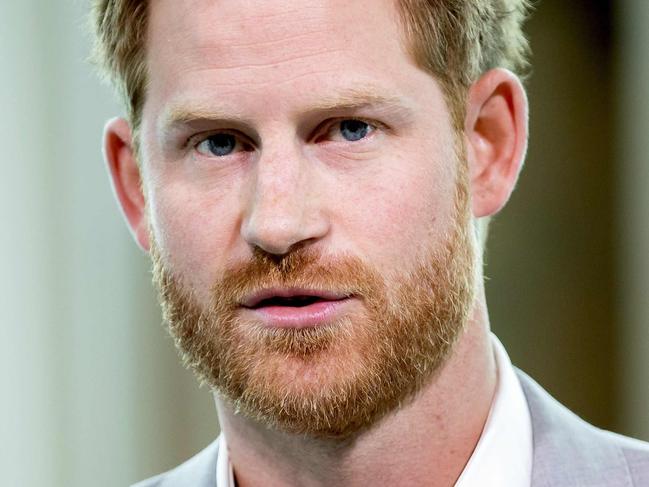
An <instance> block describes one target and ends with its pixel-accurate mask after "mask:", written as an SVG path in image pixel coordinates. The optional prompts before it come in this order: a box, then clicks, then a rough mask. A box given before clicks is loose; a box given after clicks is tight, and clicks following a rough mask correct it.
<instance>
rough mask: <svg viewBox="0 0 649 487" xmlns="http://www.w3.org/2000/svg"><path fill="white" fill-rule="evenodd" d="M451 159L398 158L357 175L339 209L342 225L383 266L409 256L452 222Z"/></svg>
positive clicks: (439, 236)
mask: <svg viewBox="0 0 649 487" xmlns="http://www.w3.org/2000/svg"><path fill="white" fill-rule="evenodd" d="M419 157H421V156H419ZM451 161H452V159H451V160H445V161H444V163H443V164H441V163H436V162H434V161H428V160H422V161H417V160H416V159H414V158H403V159H402V160H400V161H397V164H394V165H392V164H391V165H388V166H385V169H382V170H381V171H380V172H378V173H375V174H373V175H370V176H368V177H367V178H361V179H359V180H358V181H357V183H356V185H355V187H354V192H353V193H352V194H351V196H350V197H349V198H348V199H347V201H348V202H349V203H348V205H346V208H345V209H344V210H343V212H344V213H346V215H347V216H346V217H345V218H344V220H346V221H347V225H348V227H347V229H346V231H347V232H352V233H353V234H354V235H355V237H356V238H355V239H354V240H356V241H358V242H359V243H358V245H359V247H360V248H363V249H366V252H367V253H368V254H369V253H371V254H372V255H376V256H377V257H378V259H379V260H383V263H384V264H385V265H387V266H388V267H397V266H398V264H399V263H403V264H405V263H407V262H410V261H411V260H412V259H414V258H415V256H416V255H418V254H420V253H421V252H422V251H423V250H424V249H426V248H429V247H430V245H431V243H432V244H433V245H434V243H435V242H436V241H441V240H442V239H443V238H444V235H445V233H446V230H447V229H448V227H449V225H450V224H451V223H452V217H453V210H454V206H453V202H454V194H455V176H454V174H455V171H454V170H448V168H449V166H450V167H452V166H451ZM370 249H373V252H372V251H371V250H370Z"/></svg>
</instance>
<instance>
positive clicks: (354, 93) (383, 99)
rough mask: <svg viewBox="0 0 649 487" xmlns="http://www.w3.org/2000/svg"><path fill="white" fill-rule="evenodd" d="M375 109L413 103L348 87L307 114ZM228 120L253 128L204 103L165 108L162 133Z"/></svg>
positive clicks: (402, 109)
mask: <svg viewBox="0 0 649 487" xmlns="http://www.w3.org/2000/svg"><path fill="white" fill-rule="evenodd" d="M364 108H372V109H376V110H378V111H381V112H383V111H385V112H389V113H395V114H396V115H400V116H402V117H404V118H405V117H406V116H408V115H410V114H411V113H412V111H413V109H412V108H411V104H410V103H408V102H407V101H406V100H405V99H402V98H399V97H396V96H385V95H381V94H378V93H377V92H376V91H373V90H366V89H362V90H358V89H351V90H344V91H342V92H340V93H337V94H336V95H333V96H331V97H325V98H321V99H318V100H317V101H316V102H315V103H313V104H311V105H308V106H307V107H306V108H305V109H304V110H303V113H306V114H316V113H335V112H345V111H353V110H359V109H364ZM208 122H209V123H217V122H218V123H224V124H227V125H229V126H234V127H236V126H240V127H249V126H251V125H252V124H251V122H250V120H248V119H247V118H246V117H244V116H242V115H241V114H239V113H236V112H233V111H230V110H227V109H223V108H219V107H216V106H212V105H209V106H208V105H204V104H178V105H172V106H170V107H169V108H168V109H167V110H165V112H164V115H163V116H162V117H161V119H160V124H159V127H160V129H161V132H162V133H169V132H172V131H173V130H174V129H175V128H178V127H181V126H185V125H191V124H199V123H208Z"/></svg>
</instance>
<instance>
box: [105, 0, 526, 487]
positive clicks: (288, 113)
mask: <svg viewBox="0 0 649 487" xmlns="http://www.w3.org/2000/svg"><path fill="white" fill-rule="evenodd" d="M149 10H150V18H149V21H150V22H149V29H148V33H147V34H148V37H147V67H148V72H149V81H150V83H149V85H148V87H147V91H146V102H145V105H144V110H143V114H142V115H143V118H142V126H141V132H140V133H141V141H140V142H141V160H140V162H141V165H140V166H138V165H137V164H136V162H135V158H134V156H133V144H132V133H131V130H130V128H129V127H128V125H127V123H126V121H124V120H120V119H115V120H113V121H111V122H109V124H108V125H107V128H106V137H105V146H104V149H105V153H106V157H107V160H108V163H109V168H110V171H111V176H112V178H113V184H114V186H115V190H116V194H117V197H118V199H119V201H120V203H121V205H122V209H123V210H124V214H125V216H126V218H127V220H128V223H129V225H130V227H131V229H132V231H133V233H134V235H135V237H136V240H137V241H138V243H139V244H140V246H141V247H143V248H144V249H145V250H150V245H149V241H148V238H147V235H148V234H147V230H148V229H150V231H151V234H152V235H153V237H154V238H155V241H156V242H157V245H158V250H159V252H160V255H161V257H162V258H163V259H164V261H165V263H166V264H167V265H168V266H169V269H170V270H171V271H173V273H174V274H175V275H176V276H177V277H179V278H180V280H181V281H182V285H183V287H184V288H185V289H186V290H187V291H189V292H191V293H192V298H194V299H195V300H196V302H197V304H199V305H201V306H203V307H205V306H206V305H207V303H208V301H209V296H210V287H211V286H212V284H213V283H215V282H217V281H218V280H219V277H221V275H222V273H223V271H224V269H226V268H228V267H229V266H230V265H231V264H233V263H237V262H246V261H249V260H250V258H251V256H252V255H253V250H254V249H255V248H257V249H262V250H264V251H265V252H266V253H270V254H275V255H284V254H286V253H287V252H288V251H289V250H290V249H291V248H292V246H294V245H297V244H300V245H308V246H310V247H311V248H313V249H314V250H316V251H317V252H319V253H321V254H322V255H333V256H336V255H343V254H347V255H352V256H358V257H360V258H362V259H364V260H365V261H366V262H368V263H370V264H371V266H372V267H373V268H374V269H376V271H378V273H380V274H381V276H382V277H383V278H384V280H385V281H386V282H388V283H389V282H391V281H392V280H393V278H396V277H397V276H399V275H401V273H403V272H404V270H407V269H412V268H413V263H415V262H416V261H417V258H418V257H421V255H422V251H423V249H425V248H426V247H428V248H430V247H431V245H432V247H433V248H434V247H435V245H436V244H441V242H444V240H445V237H446V236H447V234H448V233H449V230H450V229H451V228H452V227H453V206H454V195H455V193H456V191H455V190H456V183H457V175H458V171H457V165H456V153H455V147H456V135H457V134H454V132H453V129H452V125H451V120H450V113H449V108H448V106H447V105H446V102H445V100H444V97H443V94H442V90H441V88H440V86H439V84H438V83H437V82H436V81H435V80H434V78H433V77H431V76H430V75H429V74H428V73H425V72H424V71H422V70H421V69H419V68H418V67H417V66H415V65H414V64H413V61H412V60H411V58H410V57H409V56H408V55H407V54H406V51H405V49H404V47H403V45H402V42H401V31H400V28H399V25H398V23H397V21H396V19H397V18H398V15H397V12H396V10H395V6H394V4H393V1H392V0H354V1H353V2H352V1H349V0H346V1H344V0H291V1H281V0H277V1H274V0H273V1H271V0H268V1H267V0H264V1H261V0H154V1H152V2H151V6H150V9H149ZM358 91H365V92H368V91H369V92H370V93H371V94H372V95H375V98H376V97H378V98H381V99H390V100H398V105H399V107H400V108H399V109H397V110H395V109H393V108H386V107H385V106H382V108H377V107H376V106H374V105H372V107H367V106H363V107H355V108H354V109H349V108H343V109H336V110H333V111H327V110H323V109H322V108H318V109H314V107H318V106H319V104H321V103H322V101H323V100H330V99H332V98H334V99H336V98H341V97H342V98H345V97H347V98H348V97H349V93H350V92H354V93H356V92H358ZM341 94H344V96H343V95H341ZM179 107H180V109H181V110H180V112H181V113H183V110H184V109H186V108H194V112H195V113H196V107H198V108H200V110H199V111H203V112H205V111H208V112H210V113H212V114H214V113H217V114H218V117H216V118H214V117H212V118H211V119H209V120H208V121H206V120H205V118H204V117H202V119H201V120H200V121H197V120H195V119H194V120H192V121H191V122H186V123H183V124H181V126H182V128H178V126H174V128H173V130H171V129H170V127H169V124H168V118H169V114H170V112H171V113H178V108H179ZM174 110H176V112H174ZM185 112H186V110H185ZM194 118H196V117H194ZM340 119H360V120H364V121H367V122H368V123H369V125H371V126H372V127H373V128H374V129H375V130H373V131H372V133H371V134H370V135H369V136H368V137H366V138H364V139H363V140H360V141H356V142H353V143H351V142H348V141H345V140H344V139H343V138H341V136H340V135H341V134H340V132H339V131H338V132H337V131H336V125H335V123H336V121H337V120H338V121H340ZM526 121H527V105H526V99H525V95H524V91H523V89H522V87H521V85H520V82H519V81H518V80H517V79H516V77H515V76H514V75H512V74H511V73H508V72H506V71H504V70H493V71H492V72H490V73H486V74H485V75H484V76H483V77H481V78H480V80H477V81H476V82H475V83H474V85H473V86H472V87H471V90H470V91H469V93H468V96H467V117H466V126H465V129H464V133H463V134H460V135H461V136H462V140H463V142H464V144H465V146H466V149H467V150H466V158H467V163H468V164H467V165H468V172H469V174H468V177H469V180H470V187H469V188H467V189H468V190H469V199H470V201H469V204H470V205H471V208H472V211H473V216H474V217H475V218H478V217H483V216H486V215H491V214H494V213H495V212H497V211H498V210H499V209H500V208H501V207H502V206H503V205H504V204H505V202H506V201H507V199H508V197H509V194H510V193H511V191H512V189H513V187H514V184H515V181H516V177H517V175H518V171H519V169H520V166H521V164H522V160H523V158H524V153H525V147H526V134H527V126H526V123H527V122H526ZM223 131H227V133H231V134H235V135H236V138H237V140H238V145H237V150H235V151H234V152H233V153H232V154H230V155H228V156H225V157H220V158H217V157H215V156H210V155H209V153H205V152H204V151H203V150H198V149H197V148H198V147H201V148H203V145H201V144H202V142H203V141H204V140H205V139H206V137H208V136H209V135H210V134H214V133H215V132H223ZM323 133H324V134H325V136H321V135H322V134H323ZM140 178H141V181H142V187H141V188H142V190H143V192H144V195H142V193H141V191H140V185H139V183H140ZM143 196H145V197H146V211H145V205H144V199H145V198H144V197H143ZM478 260H479V259H478ZM475 282H476V286H475V287H476V289H475V293H474V296H475V300H474V302H473V305H472V307H471V312H470V318H469V323H468V324H467V326H466V331H465V332H463V334H462V335H461V336H460V338H459V339H458V340H457V343H456V345H455V346H454V348H453V350H452V353H451V355H450V357H449V358H448V360H447V361H446V363H445V364H444V365H443V367H441V370H440V371H439V374H438V375H437V376H436V377H435V379H434V380H433V381H430V383H429V384H427V385H426V386H425V387H424V388H423V389H422V390H421V392H420V393H419V394H418V395H417V397H416V398H415V400H413V401H412V402H411V403H409V404H407V405H402V407H399V408H396V410H395V411H394V413H393V414H390V415H388V416H387V417H385V418H384V419H383V420H382V421H381V422H380V424H376V425H373V427H372V428H370V429H369V430H368V431H366V432H364V433H363V434H362V435H358V436H357V437H354V438H353V439H352V440H350V441H348V442H347V443H346V444H335V443H329V442H326V441H318V440H316V439H313V438H309V437H304V436H295V435H290V434H284V433H282V432H281V431H277V430H271V429H268V428H266V427H265V426H264V425H260V424H257V423H255V422H254V421H251V420H249V418H247V417H246V416H245V415H243V414H235V412H234V411H233V409H232V408H230V407H229V406H228V404H227V403H226V402H224V401H222V400H221V398H219V397H218V395H216V396H215V399H216V403H217V411H218V414H219V423H220V426H221V427H222V429H223V431H224V432H225V433H226V436H227V438H228V443H229V450H230V458H231V461H232V463H233V465H234V466H235V472H236V474H237V482H238V485H239V486H240V487H247V486H249V485H265V486H274V485H282V486H287V485H300V486H311V485H314V486H315V485H338V486H345V485H426V486H432V487H437V486H440V487H441V486H446V485H453V484H454V482H455V480H456V479H457V478H458V476H459V475H460V473H461V471H462V469H463V467H464V465H465V464H466V462H467V460H468V459H469V457H470V455H471V452H472V451H473V449H474V447H475V445H476V443H477V441H478V438H479V436H480V433H481V431H482V428H483V426H484V423H485V420H486V417H487V414H488V411H489V407H490V404H491V400H492V397H493V393H494V390H495V381H496V375H495V364H494V360H493V354H492V349H491V344H490V341H489V335H488V330H489V321H488V314H487V309H486V303H485V298H484V288H483V284H482V270H481V266H480V263H479V262H477V263H476V267H475ZM352 348H353V347H352ZM404 432H407V434H404ZM237 466H245V468H237Z"/></svg>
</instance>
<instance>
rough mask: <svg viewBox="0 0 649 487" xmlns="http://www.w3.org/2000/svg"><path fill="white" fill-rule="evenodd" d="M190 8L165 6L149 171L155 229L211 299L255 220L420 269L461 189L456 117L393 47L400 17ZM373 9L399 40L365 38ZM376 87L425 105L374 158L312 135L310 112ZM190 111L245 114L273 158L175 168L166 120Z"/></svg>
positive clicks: (153, 53) (337, 9)
mask: <svg viewBox="0 0 649 487" xmlns="http://www.w3.org/2000/svg"><path fill="white" fill-rule="evenodd" d="M190 3H192V5H191V6H190V8H187V9H178V8H176V6H175V4H174V2H170V1H162V2H158V3H157V4H156V8H154V9H152V15H151V29H150V33H149V40H148V42H149V45H150V46H153V47H152V48H150V51H149V54H150V70H151V72H153V73H155V74H156V75H155V76H152V77H151V84H150V89H149V96H148V99H147V103H146V106H145V111H144V123H143V140H144V141H145V150H144V165H145V171H146V172H148V173H149V177H150V179H151V180H152V181H154V182H155V183H154V184H152V185H150V186H149V187H148V191H149V201H152V202H155V205H154V206H152V208H151V209H152V219H153V221H154V222H155V225H153V231H154V233H155V235H156V237H157V239H158V241H159V243H160V245H161V247H162V249H163V252H165V253H167V254H168V256H169V258H170V262H171V264H172V265H173V266H174V268H175V269H176V270H177V272H179V273H180V274H182V275H183V276H187V277H188V278H189V279H190V280H191V281H192V282H190V283H189V284H190V285H191V286H192V287H193V288H195V289H197V290H199V292H200V290H204V289H206V286H207V285H208V284H209V283H210V282H213V281H214V278H215V277H216V273H218V270H219V269H222V268H223V266H224V265H226V262H227V261H228V259H243V258H246V257H249V252H250V247H249V245H248V243H247V242H246V241H245V240H244V238H242V237H241V231H242V226H245V225H246V224H247V223H249V224H252V225H256V224H257V222H260V221H262V222H265V223H259V224H260V225H261V224H265V225H267V226H271V225H277V226H279V227H283V228H284V231H286V232H291V231H294V230H293V229H294V228H295V227H302V228H307V229H311V228H314V229H318V230H316V231H319V232H321V233H322V234H323V235H321V237H322V238H321V240H320V242H319V245H322V247H323V248H326V249H327V251H328V252H331V253H334V254H335V253H337V252H342V251H346V252H351V253H352V254H354V255H362V256H365V257H366V258H368V259H370V260H371V261H372V262H373V263H374V264H375V265H377V266H378V268H379V269H381V270H382V271H383V272H384V273H385V274H386V275H389V273H390V271H391V270H392V269H399V268H401V267H402V266H403V265H405V264H408V263H409V262H410V261H409V259H411V258H412V257H413V252H414V250H415V248H414V247H413V246H414V245H416V243H417V242H421V241H422V240H424V239H426V238H428V234H429V232H431V231H433V232H442V231H444V228H445V225H446V224H447V223H448V218H449V217H448V216H449V215H450V213H451V210H452V200H453V198H452V195H453V188H454V183H455V169H454V168H453V167H452V165H451V164H449V161H452V160H453V151H452V149H453V134H452V132H451V129H450V124H449V121H448V120H449V114H448V109H447V107H446V105H445V103H444V99H443V97H442V94H441V90H440V88H439V86H438V85H437V84H436V83H435V82H433V81H432V79H431V77H430V76H429V75H427V74H426V73H424V72H422V71H421V70H419V69H418V68H416V67H415V66H413V65H412V64H409V63H406V62H404V61H405V56H404V54H403V51H402V47H401V45H400V44H399V43H395V42H393V39H395V38H398V35H399V32H398V28H397V26H396V25H395V23H394V21H393V18H394V17H393V15H394V12H392V11H391V9H377V8H375V7H374V8H372V7H370V5H372V6H374V5H375V4H374V3H371V2H327V4H326V5H323V6H319V7H312V6H308V7H303V6H302V7H299V6H298V4H296V3H295V2H290V3H286V5H287V7H286V8H285V9H282V8H278V6H277V3H276V2H270V4H272V6H271V5H270V4H269V6H268V8H267V9H265V8H264V7H261V8H260V7H259V5H256V4H255V7H254V8H252V5H250V6H248V8H246V6H243V7H241V8H229V7H228V8H224V5H223V2H190ZM264 5H265V4H264ZM168 9H173V15H172V14H171V12H169V11H168ZM265 10H267V11H265ZM277 12H282V13H279V14H278V13H277ZM365 12H371V15H372V17H373V21H375V22H377V23H380V30H381V32H384V33H385V35H383V36H379V37H377V36H376V35H375V34H374V32H373V31H369V30H368V31H366V30H365V29H357V28H355V27H354V25H355V24H354V21H353V19H354V18H355V17H356V16H359V15H364V13H365ZM242 15H243V17H242ZM230 16H232V17H230ZM242 39H245V42H244V41H242ZM296 43H299V49H295V45H296ZM385 59H395V60H396V59H400V60H401V63H398V62H389V63H386V62H385ZM368 85H371V86H379V87H380V88H381V89H382V90H383V93H385V94H389V95H394V94H396V95H398V96H401V97H403V98H404V99H405V100H406V102H407V103H408V104H409V105H410V106H412V107H419V109H418V110H417V112H416V113H415V115H414V117H415V119H414V123H413V124H411V125H410V127H408V128H407V129H403V130H400V129H401V127H396V129H397V130H400V131H399V132H398V133H396V134H386V133H381V134H378V135H379V136H380V137H377V139H378V140H376V141H375V143H373V144H372V145H371V146H369V147H368V149H367V151H366V152H364V153H362V154H357V153H354V152H351V151H350V152H348V156H347V157H345V158H343V157H338V156H337V155H336V154H335V153H334V152H335V151H334V150H333V149H331V148H325V147H324V144H320V145H321V146H323V147H318V148H317V147H314V145H315V144H313V143H311V141H309V140H308V139H307V138H306V137H304V136H301V135H298V133H297V132H298V129H299V128H301V124H302V123H303V119H304V115H303V112H304V109H305V108H306V107H309V106H310V104H312V103H314V102H317V101H318V99H320V98H321V97H323V96H327V95H330V94H331V93H336V92H337V90H342V89H346V88H364V87H366V86H368ZM178 100H183V101H185V100H191V101H196V102H200V103H201V104H202V105H208V106H209V104H210V103H212V104H217V105H218V106H225V107H227V108H231V109H232V110H233V111H236V113H242V114H244V116H245V117H246V118H247V119H249V120H251V121H252V122H253V126H254V128H255V130H256V133H257V135H258V137H259V139H260V140H261V141H262V144H261V145H262V146H261V148H260V149H259V150H258V152H257V153H256V154H255V155H254V156H253V157H248V158H247V159H246V160H245V161H244V160H238V161H232V160H231V161H227V162H220V161H214V162H213V163H212V164H206V163H201V164H198V163H196V162H195V161H194V160H193V159H192V157H188V156H186V157H184V159H178V160H175V161H170V160H169V156H168V153H165V152H164V151H162V150H161V147H160V145H161V144H158V143H156V142H158V140H159V139H158V138H157V135H158V132H157V128H158V127H157V126H156V123H157V121H158V119H159V117H160V115H161V113H163V111H164V109H165V107H166V106H168V104H172V103H175V102H177V101H178ZM424 107H425V108H426V109H423V108H424ZM431 113H432V114H435V116H428V115H429V114H431ZM348 159H351V161H349V160H348ZM355 159H356V160H355ZM218 166H220V167H218ZM404 217H407V220H408V222H409V224H408V225H404ZM280 218H281V219H283V220H282V221H278V220H279V219H280ZM433 223H434V225H433ZM161 229H165V231H164V232H162V230H161ZM172 236H173V237H172ZM386 241H390V242H392V245H391V246H385V245H384V242H386ZM206 262H209V263H211V264H212V265H206ZM203 298H205V296H203Z"/></svg>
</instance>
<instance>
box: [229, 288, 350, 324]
mask: <svg viewBox="0 0 649 487" xmlns="http://www.w3.org/2000/svg"><path fill="white" fill-rule="evenodd" d="M352 298H353V295H351V294H348V293H344V292H334V291H327V290H322V289H300V288H272V289H264V290H260V291H258V292H256V293H252V294H249V295H248V296H246V297H245V298H244V299H243V300H242V301H241V302H240V305H241V307H242V308H243V309H244V310H247V312H249V313H250V312H251V313H253V316H254V318H253V319H255V320H261V322H262V323H263V324H264V325H266V326H269V327H280V328H305V327H312V326H319V325H322V324H324V323H327V322H331V320H333V319H335V317H336V316H339V315H340V313H343V312H344V310H345V306H346V304H347V302H348V301H351V300H352Z"/></svg>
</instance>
